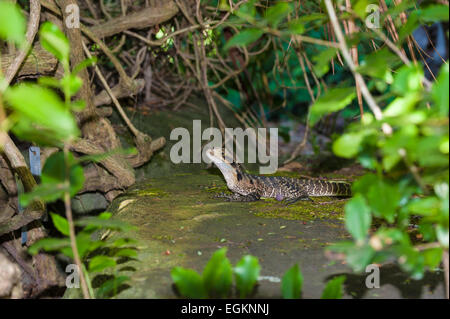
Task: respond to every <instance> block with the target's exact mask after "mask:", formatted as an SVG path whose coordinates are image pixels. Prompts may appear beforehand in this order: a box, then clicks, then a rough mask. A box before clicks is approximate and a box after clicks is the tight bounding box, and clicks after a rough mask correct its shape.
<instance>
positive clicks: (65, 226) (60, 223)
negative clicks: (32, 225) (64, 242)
mask: <svg viewBox="0 0 450 319" xmlns="http://www.w3.org/2000/svg"><path fill="white" fill-rule="evenodd" d="M50 216H51V217H52V221H53V225H55V227H56V229H57V230H59V232H60V233H61V234H63V235H66V236H69V223H68V222H67V219H65V218H64V217H61V216H59V215H58V214H55V213H50Z"/></svg>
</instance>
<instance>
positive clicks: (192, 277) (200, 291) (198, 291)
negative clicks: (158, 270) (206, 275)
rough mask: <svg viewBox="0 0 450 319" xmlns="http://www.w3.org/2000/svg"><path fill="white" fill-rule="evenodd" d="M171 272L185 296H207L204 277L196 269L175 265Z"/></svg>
mask: <svg viewBox="0 0 450 319" xmlns="http://www.w3.org/2000/svg"><path fill="white" fill-rule="evenodd" d="M170 274H171V276H172V280H173V282H174V284H175V286H176V287H177V289H178V291H179V293H180V294H181V295H182V296H183V297H186V298H194V299H199V298H206V297H207V294H206V290H205V287H204V286H203V280H202V277H201V276H200V275H199V274H198V273H197V272H196V271H195V270H192V269H185V268H182V267H175V268H173V269H172V271H171V273H170Z"/></svg>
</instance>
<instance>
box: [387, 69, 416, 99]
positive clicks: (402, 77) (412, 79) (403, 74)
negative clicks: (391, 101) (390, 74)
mask: <svg viewBox="0 0 450 319" xmlns="http://www.w3.org/2000/svg"><path fill="white" fill-rule="evenodd" d="M423 77H424V75H423V69H422V67H421V66H420V65H419V64H417V65H414V64H411V65H404V66H402V67H401V68H400V69H398V70H397V74H396V75H395V76H394V83H393V84H392V90H393V91H394V92H396V93H398V94H400V95H406V94H410V93H411V92H418V91H421V90H423V86H422V79H423Z"/></svg>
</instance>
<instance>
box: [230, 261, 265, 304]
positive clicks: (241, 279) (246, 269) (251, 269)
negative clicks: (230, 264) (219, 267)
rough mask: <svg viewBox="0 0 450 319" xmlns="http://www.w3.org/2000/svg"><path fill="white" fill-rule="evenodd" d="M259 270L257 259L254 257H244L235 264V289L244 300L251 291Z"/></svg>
mask: <svg viewBox="0 0 450 319" xmlns="http://www.w3.org/2000/svg"><path fill="white" fill-rule="evenodd" d="M260 270H261V266H260V265H259V262H258V258H256V257H254V256H250V255H246V256H244V257H242V259H241V260H240V261H239V262H238V263H237V264H236V267H234V275H235V276H236V288H237V290H238V291H239V295H240V297H241V298H245V297H246V296H248V295H249V294H250V293H251V292H252V291H253V288H254V287H255V284H256V283H257V281H258V276H259V272H260Z"/></svg>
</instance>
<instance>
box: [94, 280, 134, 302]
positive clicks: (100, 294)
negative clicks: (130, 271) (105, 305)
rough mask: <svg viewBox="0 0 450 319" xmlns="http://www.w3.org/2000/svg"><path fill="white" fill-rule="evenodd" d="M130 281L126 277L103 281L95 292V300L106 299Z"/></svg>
mask: <svg viewBox="0 0 450 319" xmlns="http://www.w3.org/2000/svg"><path fill="white" fill-rule="evenodd" d="M128 280H130V277H128V276H118V277H114V278H111V279H109V280H107V281H105V282H104V283H103V284H102V285H101V286H100V287H99V288H98V290H97V298H107V297H109V296H113V295H115V294H116V293H117V292H118V289H119V287H120V286H121V285H122V284H123V283H124V282H126V281H128Z"/></svg>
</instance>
